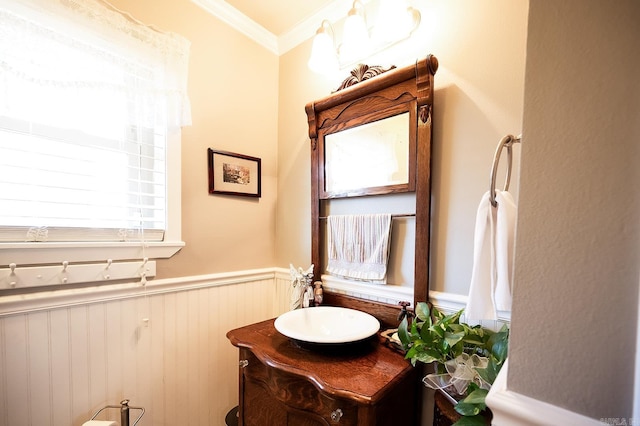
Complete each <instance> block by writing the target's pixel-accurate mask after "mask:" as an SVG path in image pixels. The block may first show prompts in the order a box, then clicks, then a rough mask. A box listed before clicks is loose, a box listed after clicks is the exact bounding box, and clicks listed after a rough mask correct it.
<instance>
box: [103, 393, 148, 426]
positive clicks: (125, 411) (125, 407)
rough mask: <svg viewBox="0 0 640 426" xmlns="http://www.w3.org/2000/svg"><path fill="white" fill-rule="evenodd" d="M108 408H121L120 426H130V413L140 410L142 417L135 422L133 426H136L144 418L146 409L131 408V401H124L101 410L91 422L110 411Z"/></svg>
mask: <svg viewBox="0 0 640 426" xmlns="http://www.w3.org/2000/svg"><path fill="white" fill-rule="evenodd" d="M108 408H119V409H120V426H130V425H129V411H130V410H140V411H141V413H140V416H138V418H137V419H136V421H135V422H133V424H132V425H131V426H136V425H137V424H138V422H139V421H140V419H141V418H142V416H144V408H143V407H131V406H129V400H128V399H123V400H122V402H120V405H107V406H105V407H102V408H101V409H99V410H98V411H97V412H96V413H95V414H94V415H93V417H91V420H95V419H96V417H98V414H100V413H101V412H102V411H104V410H106V409H108Z"/></svg>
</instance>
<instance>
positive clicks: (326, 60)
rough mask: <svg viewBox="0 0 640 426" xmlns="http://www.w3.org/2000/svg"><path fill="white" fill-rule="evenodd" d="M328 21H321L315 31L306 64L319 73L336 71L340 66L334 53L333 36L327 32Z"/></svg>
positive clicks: (328, 27)
mask: <svg viewBox="0 0 640 426" xmlns="http://www.w3.org/2000/svg"><path fill="white" fill-rule="evenodd" d="M330 27H331V26H330V24H329V22H328V21H323V22H322V25H321V26H320V28H319V29H318V31H317V32H316V35H315V37H314V38H313V44H312V46H311V57H310V58H309V62H307V66H308V67H309V69H311V70H312V71H314V72H317V73H319V74H328V73H330V72H333V71H336V70H337V69H338V68H339V67H340V66H339V64H338V57H337V55H336V50H335V46H334V44H333V38H332V37H331V36H330V35H329V33H328V32H327V30H328V29H330Z"/></svg>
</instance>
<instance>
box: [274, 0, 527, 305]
mask: <svg viewBox="0 0 640 426" xmlns="http://www.w3.org/2000/svg"><path fill="white" fill-rule="evenodd" d="M415 3H417V4H419V8H420V11H421V13H422V24H421V26H420V28H419V30H418V32H417V33H416V34H414V36H413V37H412V39H411V40H410V41H408V42H404V43H403V44H401V45H399V46H397V47H396V48H394V49H393V51H391V52H387V53H386V54H383V55H380V56H379V57H378V58H373V59H371V60H370V61H367V62H368V63H369V64H387V63H390V64H395V65H398V66H400V65H407V64H410V63H413V62H415V60H416V59H418V58H423V57H425V56H426V55H427V54H429V53H432V54H434V55H436V56H437V58H438V59H439V61H440V69H439V70H438V72H437V74H436V77H435V106H434V128H433V141H434V147H433V172H432V176H433V191H434V197H433V242H432V245H433V251H432V255H433V260H432V278H431V280H432V281H431V288H432V289H434V290H438V291H445V292H449V293H457V294H463V295H466V294H467V292H468V288H469V281H470V279H471V266H472V255H473V228H474V225H475V214H476V209H477V206H478V203H479V201H480V199H481V197H482V195H483V193H484V192H486V191H488V189H489V173H490V169H491V163H492V159H493V153H494V150H495V147H496V145H497V143H498V141H499V140H500V138H501V137H502V136H504V135H506V134H509V133H513V134H519V133H520V132H521V125H522V124H521V123H522V104H523V93H524V66H525V47H526V28H527V9H528V4H527V2H526V1H519V2H514V1H510V0H490V1H483V2H472V1H463V0H454V1H451V0H434V1H429V2H415ZM310 48H311V41H310V40H309V41H307V42H306V43H304V44H302V45H300V46H298V47H297V48H295V49H293V50H291V51H289V52H287V53H286V54H284V55H282V56H281V58H280V84H279V95H278V98H279V103H280V104H279V115H278V120H279V122H278V123H279V124H278V132H279V134H278V164H279V171H278V176H279V180H278V215H277V237H276V238H277V263H278V266H287V265H288V264H289V263H290V262H291V263H293V264H294V265H299V266H303V265H308V264H309V263H310V258H311V255H310V234H311V230H310V226H311V225H310V219H309V217H310V205H309V204H310V183H309V179H310V177H309V164H310V147H309V138H308V134H307V124H306V115H305V112H304V105H305V104H306V103H307V102H310V101H313V100H315V99H318V98H321V97H324V96H327V95H328V94H329V93H330V92H331V91H332V90H335V88H336V87H337V86H338V84H339V81H340V79H342V78H344V77H346V76H347V75H348V70H346V71H343V72H342V74H341V76H340V79H338V80H336V79H333V80H330V79H327V78H325V77H322V76H319V75H317V74H313V73H312V72H311V71H309V70H308V68H307V65H306V62H307V59H308V55H309V52H310ZM516 153H519V148H518V147H516ZM502 164H504V161H503V162H502ZM514 167H515V170H516V171H515V173H514V174H515V175H517V174H518V172H517V169H518V168H519V167H518V164H517V161H516V164H515V166H514ZM500 182H502V179H501V180H500ZM517 186H518V182H517V176H516V179H515V180H514V181H512V189H513V190H514V192H515V193H517Z"/></svg>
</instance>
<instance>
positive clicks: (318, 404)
mask: <svg viewBox="0 0 640 426" xmlns="http://www.w3.org/2000/svg"><path fill="white" fill-rule="evenodd" d="M308 309H313V308H308ZM227 337H228V338H229V340H230V341H231V343H232V344H233V345H234V346H237V347H238V348H239V349H240V368H239V380H240V406H239V416H240V417H239V424H240V425H241V426H242V425H244V426H276V425H277V426H282V425H292V426H320V425H349V426H355V425H358V426H365V425H380V426H382V425H390V424H397V425H414V424H419V422H418V419H417V417H418V415H419V413H418V412H419V410H418V409H417V408H418V403H419V401H418V398H419V396H420V390H419V386H420V381H419V377H418V373H419V369H417V368H414V367H412V366H411V364H410V363H409V362H408V361H407V360H405V359H404V356H403V355H402V354H401V353H399V352H397V351H395V350H394V349H392V348H390V347H388V346H386V345H385V344H384V343H383V342H382V340H380V337H378V336H377V335H375V336H373V338H371V339H369V340H367V341H364V342H359V343H357V344H351V345H341V346H334V347H330V346H329V347H327V346H324V347H307V346H305V345H304V344H300V343H298V342H296V341H294V340H291V339H289V338H287V337H285V336H283V335H282V334H280V333H279V332H278V331H277V330H276V329H275V327H274V321H273V320H267V321H263V322H260V323H256V324H252V325H248V326H246V327H242V328H238V329H235V330H231V331H230V332H228V333H227Z"/></svg>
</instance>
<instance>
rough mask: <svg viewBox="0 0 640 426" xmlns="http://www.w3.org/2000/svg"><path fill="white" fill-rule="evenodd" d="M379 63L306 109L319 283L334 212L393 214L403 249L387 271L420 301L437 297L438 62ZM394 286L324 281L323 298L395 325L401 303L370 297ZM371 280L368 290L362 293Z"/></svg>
mask: <svg viewBox="0 0 640 426" xmlns="http://www.w3.org/2000/svg"><path fill="white" fill-rule="evenodd" d="M373 69H376V71H375V72H369V71H371V70H372V68H370V67H367V66H365V65H360V66H358V67H356V69H354V70H353V71H352V72H351V75H352V77H349V78H348V79H347V80H345V82H343V84H342V86H341V88H340V89H339V90H338V91H336V92H334V93H333V94H331V95H330V96H327V97H325V98H322V99H319V100H316V101H314V102H310V103H308V104H307V105H306V106H305V110H306V113H307V121H308V124H309V139H310V140H311V261H312V263H313V264H314V271H313V273H314V280H320V279H321V277H322V275H323V274H325V271H326V266H327V263H328V262H327V259H328V256H327V241H328V238H327V232H326V231H327V222H328V217H329V216H330V215H336V214H338V215H340V214H348V215H355V214H363V213H364V214H371V213H386V214H390V215H391V218H392V226H391V228H392V231H391V234H392V237H391V238H392V247H393V244H395V245H396V248H395V253H391V254H390V259H397V261H396V262H395V263H394V264H393V265H389V266H388V268H389V270H390V271H392V275H394V277H393V278H394V281H395V277H396V276H401V277H402V278H401V279H399V281H402V282H401V283H400V285H401V286H402V287H406V288H402V289H397V293H396V294H400V293H402V294H403V295H402V296H399V297H402V299H400V301H406V302H410V303H411V305H412V306H415V305H416V302H417V301H427V300H428V297H429V236H430V232H429V231H430V229H429V228H430V216H431V212H430V205H431V183H430V172H431V171H430V163H431V112H432V106H433V78H434V74H435V72H436V70H437V69H438V61H437V59H436V58H435V57H434V56H432V55H429V56H427V58H425V59H422V60H418V61H417V62H416V63H415V64H414V65H410V66H407V67H404V68H395V69H391V70H380V69H379V67H374V68H373ZM360 77H361V78H360ZM407 198H408V199H407ZM354 203H355V205H354ZM394 218H395V219H397V220H395V219H394ZM394 229H395V234H394ZM405 231H406V232H405ZM398 247H399V248H398ZM392 250H394V249H392ZM411 269H412V270H411ZM394 271H395V273H394ZM398 271H399V272H398ZM387 284H390V285H386V284H371V283H361V282H360V283H359V282H357V281H355V282H350V283H349V286H351V285H353V286H356V287H357V291H353V292H351V293H350V294H349V293H346V294H345V292H344V291H342V290H341V289H339V288H337V287H334V290H333V291H332V290H331V289H327V287H324V302H323V303H324V304H327V305H332V306H342V307H347V308H354V309H359V310H362V311H365V312H368V313H370V314H371V315H373V316H375V317H376V318H378V320H380V322H381V323H383V324H384V325H385V326H390V327H394V326H397V324H398V320H397V318H398V313H399V309H400V308H399V307H398V299H395V298H387V297H386V296H385V297H383V298H380V297H378V296H371V294H367V293H366V291H369V290H370V291H372V292H376V290H375V289H374V288H376V287H377V289H378V290H379V291H381V290H380V289H381V286H382V287H392V286H393V285H398V283H396V282H392V283H387ZM362 286H364V287H367V289H365V290H363V291H360V290H361V289H363V287H362ZM405 290H408V291H405ZM385 294H388V293H385ZM381 299H384V300H385V301H380V300H381ZM392 299H393V300H394V301H390V300H392Z"/></svg>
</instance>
